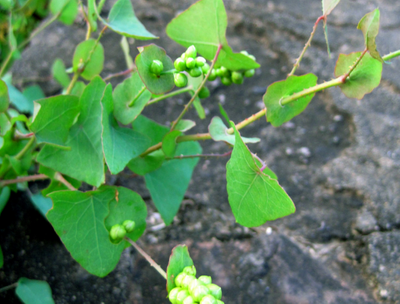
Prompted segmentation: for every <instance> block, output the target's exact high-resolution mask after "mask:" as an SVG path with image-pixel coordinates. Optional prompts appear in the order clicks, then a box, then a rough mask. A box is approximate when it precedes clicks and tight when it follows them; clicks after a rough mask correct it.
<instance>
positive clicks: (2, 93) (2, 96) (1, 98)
mask: <svg viewBox="0 0 400 304" xmlns="http://www.w3.org/2000/svg"><path fill="white" fill-rule="evenodd" d="M9 103H10V97H9V96H8V88H7V84H6V83H5V82H4V81H3V80H1V79H0V113H3V112H5V111H6V110H7V109H8V104H9Z"/></svg>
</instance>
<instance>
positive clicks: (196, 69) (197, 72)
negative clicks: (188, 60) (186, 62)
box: [189, 67, 202, 77]
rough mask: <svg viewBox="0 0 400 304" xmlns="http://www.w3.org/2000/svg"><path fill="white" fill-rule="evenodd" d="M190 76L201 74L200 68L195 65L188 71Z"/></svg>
mask: <svg viewBox="0 0 400 304" xmlns="http://www.w3.org/2000/svg"><path fill="white" fill-rule="evenodd" d="M189 74H190V76H192V77H199V76H201V74H202V71H201V68H199V67H195V68H193V69H191V70H190V71H189Z"/></svg>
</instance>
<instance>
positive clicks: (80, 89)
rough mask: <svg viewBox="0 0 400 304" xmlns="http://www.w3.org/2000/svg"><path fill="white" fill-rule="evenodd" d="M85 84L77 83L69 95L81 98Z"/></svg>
mask: <svg viewBox="0 0 400 304" xmlns="http://www.w3.org/2000/svg"><path fill="white" fill-rule="evenodd" d="M85 88H86V84H84V83H83V82H82V81H77V82H76V83H75V85H74V87H73V88H72V90H71V95H74V96H77V97H79V98H80V97H81V96H82V93H83V91H85Z"/></svg>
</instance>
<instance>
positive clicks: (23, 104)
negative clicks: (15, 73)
mask: <svg viewBox="0 0 400 304" xmlns="http://www.w3.org/2000/svg"><path fill="white" fill-rule="evenodd" d="M3 80H4V82H5V83H6V84H7V87H8V94H9V96H10V102H11V103H12V104H13V105H14V106H15V107H16V108H17V110H18V111H19V112H23V113H29V114H33V102H32V101H30V100H28V99H27V98H26V97H25V96H24V95H23V94H22V93H21V92H20V91H18V90H17V88H16V87H14V86H13V85H12V84H11V79H10V78H9V79H7V78H4V79H3Z"/></svg>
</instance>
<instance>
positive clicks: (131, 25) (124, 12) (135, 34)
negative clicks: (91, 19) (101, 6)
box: [96, 0, 158, 40]
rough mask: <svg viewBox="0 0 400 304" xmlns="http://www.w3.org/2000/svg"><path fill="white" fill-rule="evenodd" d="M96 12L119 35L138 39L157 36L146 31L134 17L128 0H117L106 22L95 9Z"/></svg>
mask: <svg viewBox="0 0 400 304" xmlns="http://www.w3.org/2000/svg"><path fill="white" fill-rule="evenodd" d="M96 13H97V16H98V17H99V19H100V20H101V21H102V22H103V23H104V24H105V25H107V26H108V27H109V28H110V29H112V30H113V31H114V32H117V33H118V34H120V35H123V36H126V37H132V38H135V39H138V40H149V39H155V38H158V37H157V36H154V35H153V34H152V33H150V32H149V31H147V30H146V28H145V27H144V25H143V24H142V23H141V22H140V21H139V20H138V19H137V18H136V16H135V12H134V10H133V6H132V3H131V1H130V0H118V1H117V2H116V3H115V4H114V6H113V7H112V9H111V11H110V13H109V15H108V22H107V21H106V20H104V19H103V18H101V16H100V15H99V14H98V12H97V9H96Z"/></svg>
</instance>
